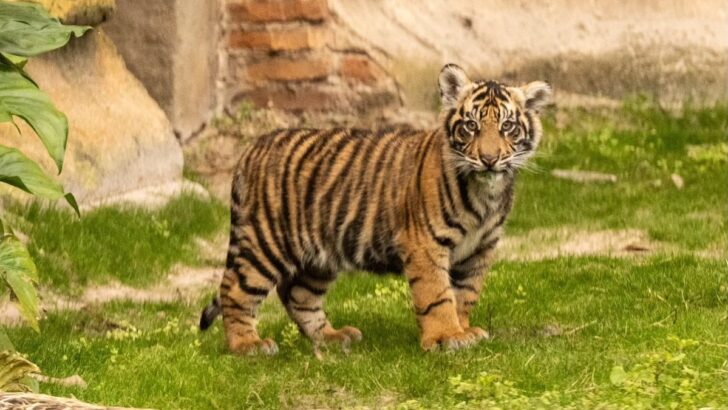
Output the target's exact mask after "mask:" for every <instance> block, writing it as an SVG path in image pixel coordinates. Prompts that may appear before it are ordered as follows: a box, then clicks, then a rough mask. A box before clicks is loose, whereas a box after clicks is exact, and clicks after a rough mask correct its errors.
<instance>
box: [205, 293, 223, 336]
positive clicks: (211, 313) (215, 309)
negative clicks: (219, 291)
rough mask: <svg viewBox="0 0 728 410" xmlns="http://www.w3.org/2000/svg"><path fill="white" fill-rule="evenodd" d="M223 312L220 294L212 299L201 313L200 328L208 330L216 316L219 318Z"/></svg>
mask: <svg viewBox="0 0 728 410" xmlns="http://www.w3.org/2000/svg"><path fill="white" fill-rule="evenodd" d="M221 312H222V308H221V306H220V296H215V297H214V298H213V299H212V302H210V304H209V305H207V306H205V309H204V310H203V311H202V314H201V315H200V330H206V329H207V328H208V327H210V325H211V324H212V322H214V321H215V318H217V317H218V316H219V315H220V313H221Z"/></svg>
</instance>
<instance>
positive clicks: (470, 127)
mask: <svg viewBox="0 0 728 410" xmlns="http://www.w3.org/2000/svg"><path fill="white" fill-rule="evenodd" d="M465 129H466V130H468V132H475V130H477V129H478V123H477V122H475V121H473V120H470V121H468V122H466V123H465Z"/></svg>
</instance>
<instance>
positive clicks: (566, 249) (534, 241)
mask: <svg viewBox="0 0 728 410" xmlns="http://www.w3.org/2000/svg"><path fill="white" fill-rule="evenodd" d="M668 248H669V246H668V245H667V244H663V243H660V242H657V241H654V240H652V239H650V237H649V235H648V234H647V232H645V231H642V230H639V229H622V230H610V229H605V230H598V231H590V230H583V229H574V228H569V227H562V228H557V229H533V230H531V231H529V232H528V233H527V234H526V235H508V234H506V235H505V238H504V240H503V243H502V244H501V245H500V247H499V258H500V259H504V260H527V261H534V260H543V259H553V258H557V257H560V256H586V255H604V256H612V257H630V256H643V255H649V254H652V253H654V252H656V251H664V250H667V249H668Z"/></svg>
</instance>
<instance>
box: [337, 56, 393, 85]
mask: <svg viewBox="0 0 728 410" xmlns="http://www.w3.org/2000/svg"><path fill="white" fill-rule="evenodd" d="M340 70H341V76H342V77H344V78H345V79H347V80H349V81H353V82H361V83H365V84H374V83H376V82H377V81H379V79H380V78H382V77H383V76H384V72H382V70H381V69H380V68H379V67H378V66H377V64H376V63H375V62H374V61H373V60H372V59H371V58H369V57H368V56H366V55H349V56H345V57H343V58H342V59H341V68H340Z"/></svg>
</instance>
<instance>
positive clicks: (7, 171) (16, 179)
mask: <svg viewBox="0 0 728 410" xmlns="http://www.w3.org/2000/svg"><path fill="white" fill-rule="evenodd" d="M0 182H5V183H6V184H10V185H12V186H14V187H16V188H20V189H22V190H23V191H25V192H28V193H30V194H33V195H37V196H40V197H43V198H48V199H52V200H57V199H60V198H61V197H64V198H65V199H66V201H67V202H68V204H69V205H71V207H72V208H73V209H74V210H75V211H76V214H80V213H79V210H78V204H77V203H76V199H75V198H74V197H73V195H71V194H67V193H65V192H63V186H61V184H59V183H58V182H57V181H55V180H53V179H51V178H50V177H49V176H48V175H46V174H45V172H43V170H42V169H41V168H40V167H39V166H38V164H36V163H35V162H33V161H32V160H31V159H30V158H28V157H26V156H25V155H23V153H22V152H20V151H18V150H17V149H15V148H9V147H5V146H2V145H0Z"/></svg>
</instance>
